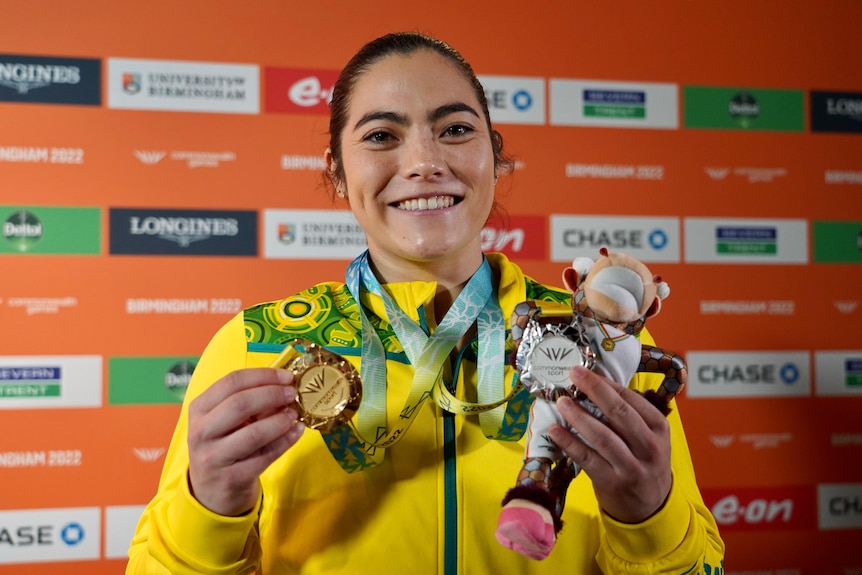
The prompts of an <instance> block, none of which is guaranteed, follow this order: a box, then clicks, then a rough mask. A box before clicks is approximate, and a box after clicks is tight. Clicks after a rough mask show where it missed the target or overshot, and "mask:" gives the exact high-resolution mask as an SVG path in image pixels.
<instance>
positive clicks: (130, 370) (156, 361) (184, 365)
mask: <svg viewBox="0 0 862 575" xmlns="http://www.w3.org/2000/svg"><path fill="white" fill-rule="evenodd" d="M197 361H198V358H197V357H111V358H109V359H108V405H142V404H149V405H152V404H166V403H182V402H183V397H185V394H186V388H187V387H188V384H189V379H190V378H191V375H192V372H193V371H194V369H195V366H196V365H197Z"/></svg>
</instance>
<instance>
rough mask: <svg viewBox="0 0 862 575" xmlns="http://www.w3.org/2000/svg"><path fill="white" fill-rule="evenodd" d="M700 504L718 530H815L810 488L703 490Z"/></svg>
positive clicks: (811, 488) (814, 498) (814, 502)
mask: <svg viewBox="0 0 862 575" xmlns="http://www.w3.org/2000/svg"><path fill="white" fill-rule="evenodd" d="M703 500H704V503H706V505H707V506H708V507H709V508H710V510H711V511H712V515H713V517H715V521H716V523H718V527H719V529H720V530H722V531H773V530H787V529H816V525H817V521H816V517H817V509H816V494H815V491H814V488H813V487H764V488H750V489H731V490H704V492H703Z"/></svg>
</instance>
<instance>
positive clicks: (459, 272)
mask: <svg viewBox="0 0 862 575" xmlns="http://www.w3.org/2000/svg"><path fill="white" fill-rule="evenodd" d="M370 255H371V267H372V269H373V270H374V275H376V276H377V280H378V281H379V282H380V283H381V284H385V283H397V282H409V281H425V282H437V293H436V295H435V296H434V313H435V315H436V316H437V320H438V321H439V320H441V319H442V318H443V316H445V315H446V312H447V311H449V308H450V307H451V305H452V303H453V302H454V301H455V300H456V299H457V298H458V295H459V294H460V293H461V290H462V289H463V288H464V286H465V285H466V283H467V282H468V281H470V278H471V277H472V276H473V274H474V273H475V272H476V270H477V269H479V266H480V265H482V252H481V250H476V251H475V252H473V253H470V254H461V255H459V256H457V257H449V258H444V259H440V260H433V261H416V260H405V259H399V258H393V257H391V255H390V254H377V253H374V252H372V253H371V254H370ZM387 256H389V257H387Z"/></svg>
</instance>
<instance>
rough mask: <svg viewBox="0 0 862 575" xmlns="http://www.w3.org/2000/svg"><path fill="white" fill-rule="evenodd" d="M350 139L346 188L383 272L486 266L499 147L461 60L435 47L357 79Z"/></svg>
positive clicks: (386, 62)
mask: <svg viewBox="0 0 862 575" xmlns="http://www.w3.org/2000/svg"><path fill="white" fill-rule="evenodd" d="M341 142H342V167H343V173H344V181H343V182H342V184H341V185H340V186H338V188H339V189H338V191H339V193H345V192H346V194H347V198H348V200H349V202H350V208H351V210H352V211H353V213H354V214H355V216H356V219H357V221H358V222H359V224H360V225H361V226H362V227H363V228H364V230H365V233H366V235H367V238H368V248H369V250H370V252H371V256H372V259H373V260H374V262H375V266H376V267H377V268H378V270H381V271H384V274H383V275H384V278H382V279H386V281H398V280H399V279H404V278H395V277H386V274H385V270H387V269H388V270H397V269H399V268H400V267H403V264H405V263H406V262H410V263H411V264H425V263H429V262H435V263H438V262H445V263H452V264H456V263H461V264H462V265H468V266H472V267H473V269H475V267H476V266H478V263H479V262H480V261H481V255H480V254H481V240H480V232H481V229H482V226H483V225H484V224H485V221H486V219H487V217H488V214H489V212H490V210H491V206H492V204H493V200H494V183H495V173H494V172H495V170H494V155H493V150H492V147H491V134H490V133H489V132H488V126H487V124H486V122H485V117H484V115H483V113H482V108H481V106H480V104H479V101H478V99H477V98H476V96H475V94H474V92H473V88H472V86H471V84H470V83H469V82H468V81H467V80H466V79H465V77H464V76H463V75H462V73H461V72H460V71H459V69H458V68H457V67H456V66H455V65H454V64H452V63H450V62H449V61H448V60H447V59H446V58H444V57H443V56H440V55H439V54H436V53H434V52H432V51H428V50H419V51H416V52H414V53H412V54H410V55H407V56H401V55H393V56H388V57H386V58H385V59H383V60H380V61H378V62H376V63H375V64H373V65H372V66H371V67H370V68H369V69H368V70H367V71H366V72H365V73H364V74H362V75H361V76H360V77H359V78H358V80H357V82H356V84H355V85H354V88H353V92H352V94H351V96H350V104H349V108H348V112H347V122H346V123H345V128H344V132H343V133H342V136H341ZM329 159H330V160H331V158H329ZM408 267H411V266H408ZM471 271H472V270H471ZM390 275H392V274H390ZM394 275H397V274H394Z"/></svg>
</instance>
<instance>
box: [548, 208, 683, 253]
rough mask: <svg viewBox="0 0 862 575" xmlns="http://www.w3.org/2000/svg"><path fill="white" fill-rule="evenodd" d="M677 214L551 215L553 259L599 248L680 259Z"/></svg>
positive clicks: (596, 251)
mask: <svg viewBox="0 0 862 575" xmlns="http://www.w3.org/2000/svg"><path fill="white" fill-rule="evenodd" d="M679 244H680V242H679V220H678V219H677V218H647V217H636V216H635V217H614V218H608V217H602V216H597V217H591V216H564V215H552V216H551V260H553V261H560V262H562V261H565V262H571V261H572V259H574V258H575V257H578V256H587V257H593V258H594V257H596V255H597V253H598V250H599V248H603V247H605V248H608V249H610V250H611V251H624V252H626V253H627V254H629V255H631V256H633V257H636V258H638V259H639V260H641V261H644V262H669V263H676V262H679V251H680V245H679Z"/></svg>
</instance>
